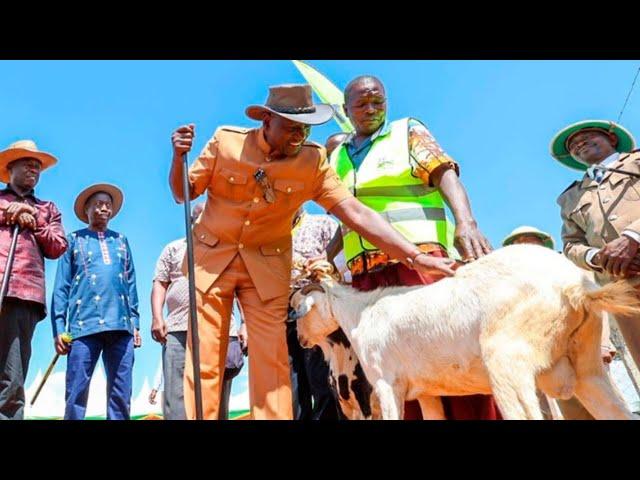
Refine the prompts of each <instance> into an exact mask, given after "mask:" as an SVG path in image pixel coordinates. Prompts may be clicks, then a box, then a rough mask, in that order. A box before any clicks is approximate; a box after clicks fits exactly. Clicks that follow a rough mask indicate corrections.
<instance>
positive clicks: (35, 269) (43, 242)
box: [0, 185, 67, 318]
mask: <svg viewBox="0 0 640 480" xmlns="http://www.w3.org/2000/svg"><path fill="white" fill-rule="evenodd" d="M16 201H18V202H26V203H28V204H29V205H31V206H32V207H35V208H36V210H37V213H36V229H35V230H29V229H24V230H21V231H20V233H19V234H18V241H17V244H16V251H15V256H14V260H13V267H12V269H11V276H10V277H9V288H8V290H7V297H13V298H18V299H20V300H26V301H30V302H35V303H39V304H41V305H42V318H44V317H45V316H46V307H45V303H46V299H45V298H46V292H45V274H44V259H45V258H50V259H55V258H58V257H59V256H60V255H62V254H63V253H64V252H65V250H66V249H67V239H66V238H65V234H64V229H63V228H62V215H61V214H60V211H59V210H58V208H57V207H56V206H55V204H54V203H53V202H47V201H43V200H39V199H38V198H36V197H35V196H34V194H33V192H31V193H29V194H27V195H25V196H24V197H21V196H19V195H18V194H17V193H16V192H14V191H13V189H12V188H11V186H10V185H7V188H5V189H4V190H1V191H0V277H2V276H4V269H5V267H6V264H7V256H8V254H9V248H10V246H11V236H12V235H11V232H12V230H13V226H12V225H7V218H6V215H5V210H6V208H7V206H8V204H9V203H11V202H16Z"/></svg>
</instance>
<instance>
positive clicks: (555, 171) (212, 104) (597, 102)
mask: <svg viewBox="0 0 640 480" xmlns="http://www.w3.org/2000/svg"><path fill="white" fill-rule="evenodd" d="M309 63H310V64H311V65H313V66H315V67H316V68H318V69H319V70H320V71H321V72H322V73H324V74H325V75H327V76H328V77H329V78H330V79H332V80H333V81H334V83H336V84H337V85H338V86H339V87H341V88H342V87H343V86H344V85H346V83H347V82H348V81H349V80H351V79H352V78H353V77H355V76H356V75H361V74H373V75H376V76H378V77H380V78H381V79H382V81H383V82H384V84H385V86H386V89H387V95H388V99H389V117H390V118H391V119H396V118H400V117H404V116H414V117H417V118H419V119H421V120H422V121H423V122H425V123H426V124H427V126H428V127H429V128H430V129H431V131H432V132H433V134H434V135H435V136H436V138H437V139H438V141H439V142H440V144H441V145H442V146H443V147H444V149H445V150H446V151H447V152H448V153H449V154H450V155H451V156H452V157H454V158H455V159H456V160H457V161H458V162H459V163H460V167H461V178H462V181H463V183H464V184H465V186H466V187H467V190H468V192H469V195H470V198H471V203H472V207H473V211H474V213H475V215H476V218H477V220H478V222H479V224H480V227H481V229H482V230H483V231H484V233H485V235H486V236H487V237H488V238H489V240H490V241H491V242H492V244H493V245H494V246H497V245H499V243H500V241H501V239H502V238H503V237H504V236H506V235H507V234H508V233H509V232H510V231H511V230H512V229H513V228H515V227H517V226H518V225H521V224H529V225H534V226H536V227H538V228H541V229H543V230H546V231H548V232H550V233H551V234H552V235H553V236H554V238H555V240H556V242H558V243H559V241H560V238H559V236H560V227H561V221H560V217H559V210H558V207H557V205H556V203H555V199H556V198H557V196H558V194H559V193H560V192H562V191H563V190H564V189H565V188H566V187H567V186H568V185H569V184H570V183H571V182H572V181H573V180H575V179H577V178H578V177H579V174H578V172H574V171H572V170H569V169H567V168H564V167H562V166H561V165H560V164H558V163H556V162H555V161H553V160H552V159H551V157H550V156H549V154H548V145H549V141H550V139H551V137H552V136H553V135H554V133H555V132H556V131H557V130H558V129H559V128H561V127H563V126H564V125H566V124H568V123H573V122H576V121H578V120H582V119H587V118H605V119H614V120H615V119H616V118H617V115H618V112H619V111H620V108H621V106H622V104H623V102H624V99H625V97H626V94H627V91H628V89H629V86H630V84H631V81H632V80H633V77H634V75H635V72H636V70H637V68H638V62H635V61H559V60H556V61H479V60H476V61H346V60H339V61H328V60H323V61H314V60H309ZM302 81H303V79H302V77H301V75H300V74H299V73H298V71H297V70H296V68H295V67H294V66H293V64H292V63H291V62H290V61H286V60H280V61H246V60H241V61H64V62H62V61H2V62H0V112H1V115H0V147H1V148H4V147H6V146H7V145H8V144H9V143H11V142H13V141H16V140H18V139H23V138H31V139H34V140H35V141H36V142H37V143H38V145H39V147H40V148H41V149H44V150H46V151H49V152H51V153H53V154H54V155H56V156H57V157H58V159H59V163H58V165H57V166H56V167H54V168H52V169H51V170H49V171H46V172H44V173H43V175H42V177H41V181H40V185H39V186H38V188H37V195H38V196H39V197H41V198H43V199H50V200H53V201H55V202H56V204H57V205H58V207H59V208H60V210H61V211H62V215H63V222H64V226H65V229H66V231H67V232H71V231H74V230H77V229H79V228H81V227H82V224H81V223H80V222H79V220H77V219H76V218H75V215H74V214H73V201H74V199H75V196H76V195H77V193H78V192H80V191H81V190H82V189H83V188H84V187H86V186H88V185H89V184H91V183H94V182H111V183H115V184H117V185H119V186H120V187H121V188H122V189H123V191H124V192H125V204H124V208H123V210H122V212H121V213H120V214H119V215H118V217H117V218H116V219H115V220H114V221H113V222H112V224H111V225H110V226H111V228H112V229H114V230H116V231H120V232H122V233H124V234H125V235H127V236H128V238H129V241H130V244H131V247H132V250H133V257H134V261H135V265H136V271H137V277H138V294H139V296H140V303H141V313H142V317H141V325H142V333H143V347H142V348H141V349H139V350H137V357H136V363H135V367H134V396H135V394H136V392H137V391H138V389H139V388H140V387H141V385H142V383H143V380H144V378H145V377H148V378H149V380H150V381H151V380H152V379H153V376H154V373H155V369H156V366H157V363H158V359H159V355H160V350H161V349H160V346H159V345H158V344H156V343H155V342H153V340H152V339H151V337H150V334H149V328H150V323H151V318H150V317H151V314H150V307H149V292H150V289H151V278H152V273H153V268H154V265H155V261H156V259H157V256H158V255H159V253H160V251H161V250H162V248H163V246H164V245H165V244H166V243H168V242H169V241H171V240H174V239H176V238H179V237H181V236H182V235H183V233H184V226H183V223H182V206H180V205H177V204H175V202H174V201H173V199H172V197H171V193H170V190H169V186H168V182H167V175H168V170H169V163H170V159H171V144H170V135H171V132H172V130H173V129H174V128H175V127H177V126H178V125H181V124H183V123H188V122H189V123H195V124H196V148H195V149H194V150H195V151H199V150H200V149H201V148H202V146H203V145H204V143H205V142H206V141H207V139H208V138H209V137H210V136H211V135H212V133H213V132H214V130H215V129H216V127H217V126H219V125H225V124H231V125H240V126H254V125H257V124H256V122H253V121H252V120H250V119H248V118H247V117H245V116H244V109H245V107H246V106H247V105H249V104H252V103H263V102H264V100H265V99H266V95H267V87H268V86H269V85H274V84H279V83H301V82H302ZM636 95H639V94H638V92H635V93H634V95H632V97H631V99H630V101H629V104H628V106H627V110H626V112H625V114H624V116H623V118H622V124H623V125H625V126H626V127H627V128H628V129H629V130H630V131H631V132H632V133H634V132H638V131H640V109H639V104H638V101H637V99H636ZM337 130H338V127H337V125H336V124H335V123H334V122H331V123H328V124H326V125H324V126H321V127H315V128H314V129H313V130H312V133H311V139H312V140H315V141H317V142H321V143H324V140H325V138H326V137H327V136H328V135H330V134H331V133H334V132H336V131H337ZM190 158H191V159H193V158H194V155H191V157H190ZM308 209H309V210H310V211H313V212H320V209H319V208H318V207H317V206H315V205H312V204H308ZM54 274H55V262H47V290H48V296H49V295H50V292H51V289H52V286H53V277H54ZM52 356H53V345H52V341H51V328H50V324H49V319H46V320H44V321H43V322H41V323H40V324H39V326H38V328H37V330H36V334H35V336H34V344H33V357H32V362H31V367H30V373H29V378H28V379H27V385H29V384H30V383H31V382H32V381H33V379H34V376H35V374H36V372H37V371H38V370H44V369H45V368H46V366H47V364H48V362H49V360H50V359H51V357H52ZM64 364H65V362H64V360H63V361H61V362H59V364H58V366H57V368H56V371H63V369H64ZM245 370H246V369H245ZM245 373H246V371H245ZM245 388H246V378H245V377H244V375H243V377H242V378H239V379H238V381H237V382H236V385H235V387H234V393H238V392H240V391H242V390H243V389H245Z"/></svg>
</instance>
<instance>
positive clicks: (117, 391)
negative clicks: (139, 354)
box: [64, 331, 133, 420]
mask: <svg viewBox="0 0 640 480" xmlns="http://www.w3.org/2000/svg"><path fill="white" fill-rule="evenodd" d="M100 353H102V362H103V363H104V370H105V374H106V377H107V420H129V409H130V406H131V388H132V387H131V380H132V372H133V335H131V334H130V333H129V332H125V331H114V332H102V333H95V334H93V335H87V336H86V337H80V338H78V339H75V340H73V343H72V344H71V351H70V352H69V357H68V359H67V377H66V395H65V400H66V406H65V410H64V419H65V420H82V419H84V415H85V412H86V410H87V401H88V400H89V384H90V383H91V376H92V375H93V371H94V369H95V367H96V363H98V358H99V357H100Z"/></svg>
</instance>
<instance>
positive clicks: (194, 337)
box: [182, 153, 203, 420]
mask: <svg viewBox="0 0 640 480" xmlns="http://www.w3.org/2000/svg"><path fill="white" fill-rule="evenodd" d="M182 191H183V194H184V224H185V229H186V233H187V235H186V237H187V268H188V273H189V330H190V331H191V360H192V363H193V385H194V391H195V395H196V420H202V418H203V416H202V386H201V384H200V338H199V337H198V315H197V310H196V280H195V272H194V271H195V268H194V265H193V263H194V262H193V238H192V237H191V187H190V184H189V163H188V161H187V154H186V153H183V154H182Z"/></svg>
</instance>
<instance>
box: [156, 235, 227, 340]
mask: <svg viewBox="0 0 640 480" xmlns="http://www.w3.org/2000/svg"><path fill="white" fill-rule="evenodd" d="M186 251H187V242H186V240H185V239H184V238H181V239H179V240H174V241H173V242H171V243H169V244H168V245H167V246H166V247H164V249H163V250H162V253H161V254H160V258H158V261H157V263H156V270H155V274H154V276H153V279H154V280H158V281H160V282H163V283H168V284H169V287H168V288H167V295H166V297H165V304H166V305H167V317H166V319H165V321H166V323H167V331H168V332H186V331H187V327H188V322H189V281H188V280H187V277H185V276H184V274H183V273H182V263H183V261H184V256H185V253H186ZM235 312H236V310H235V308H234V316H235ZM229 336H231V337H237V336H238V327H237V326H236V322H235V321H234V320H232V321H231V325H230V327H229Z"/></svg>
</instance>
